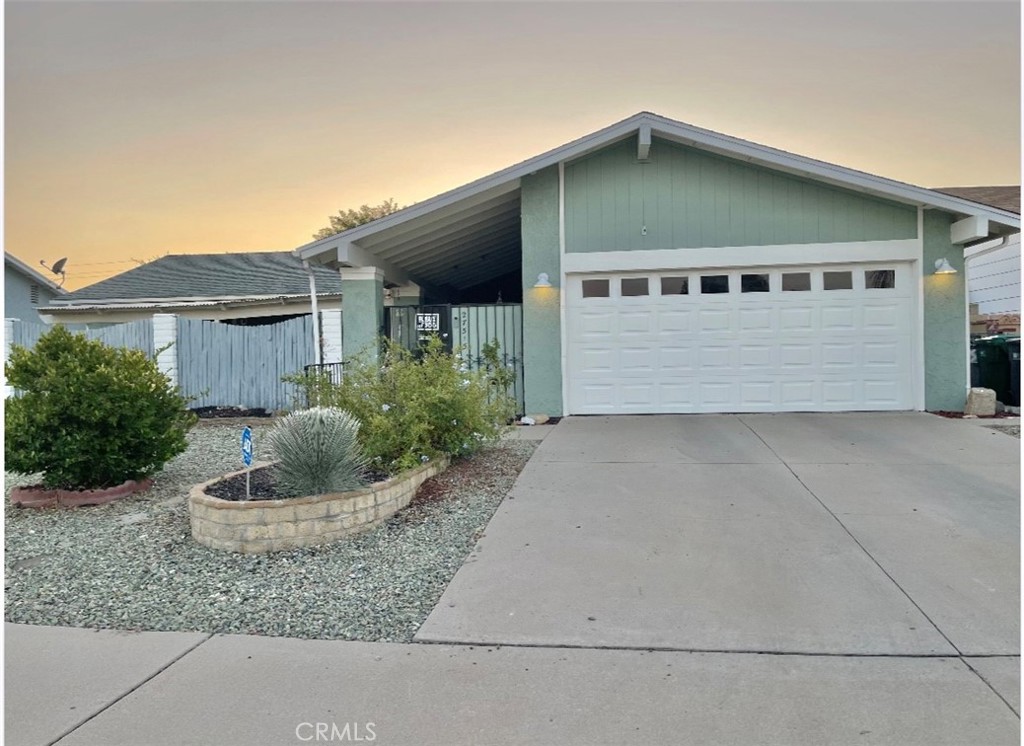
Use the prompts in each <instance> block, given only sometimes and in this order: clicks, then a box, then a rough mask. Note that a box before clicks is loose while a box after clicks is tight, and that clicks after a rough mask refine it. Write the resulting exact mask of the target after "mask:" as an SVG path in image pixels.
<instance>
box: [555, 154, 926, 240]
mask: <svg viewBox="0 0 1024 746" xmlns="http://www.w3.org/2000/svg"><path fill="white" fill-rule="evenodd" d="M644 226H646V228H647V234H646V235H643V233H642V229H643V228H644ZM565 229H566V251H570V252H584V251H628V250H634V249H680V248H700V247H714V246H766V245H773V244H800V243H833V242H842V241H879V240H886V239H900V238H915V237H916V235H917V211H916V209H915V208H913V207H909V206H906V205H900V204H896V203H891V202H886V201H884V200H880V199H875V198H873V197H868V196H864V195H861V194H857V193H854V192H848V191H844V190H841V189H837V188H833V187H829V186H826V185H823V184H819V183H816V182H812V181H807V180H804V179H799V178H797V177H793V176H789V175H787V174H782V173H779V172H776V171H771V170H768V169H765V168H761V167H758V166H752V165H750V164H744V163H740V162H738V161H734V160H731V159H727V158H723V157H720V156H716V155H712V154H710V153H706V152H703V151H700V150H696V149H694V148H687V147H685V146H682V145H677V144H675V143H671V142H668V141H666V140H661V139H658V138H654V140H653V142H652V144H651V153H650V160H649V161H648V162H645V163H641V162H638V161H637V159H636V138H628V139H626V140H623V141H622V142H619V143H616V144H614V145H610V146H609V147H607V148H605V149H603V150H601V151H599V152H597V153H594V154H593V155H590V156H588V157H586V158H584V159H581V160H579V161H576V162H574V163H571V164H569V165H567V166H566V168H565Z"/></svg>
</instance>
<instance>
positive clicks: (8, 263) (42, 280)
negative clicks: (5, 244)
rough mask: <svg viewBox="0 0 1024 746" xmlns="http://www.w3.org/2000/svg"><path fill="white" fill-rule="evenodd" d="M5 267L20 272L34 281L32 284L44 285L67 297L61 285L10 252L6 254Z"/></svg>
mask: <svg viewBox="0 0 1024 746" xmlns="http://www.w3.org/2000/svg"><path fill="white" fill-rule="evenodd" d="M4 266H5V267H13V268H14V269H16V270H17V271H18V272H21V274H23V275H25V276H26V277H28V278H29V279H30V280H32V282H35V283H38V284H40V285H43V286H44V287H46V288H48V289H50V290H52V291H53V292H55V293H57V294H58V295H67V292H68V291H67V290H65V289H64V288H62V287H61V286H60V285H58V284H57V283H56V282H54V281H53V280H51V279H50V278H49V277H47V276H46V275H44V274H43V273H42V272H40V271H39V270H37V269H35V268H34V267H32V266H30V265H29V264H26V263H25V262H23V261H22V260H21V259H19V258H18V257H16V256H15V255H14V254H11V253H10V252H8V251H5V252H4Z"/></svg>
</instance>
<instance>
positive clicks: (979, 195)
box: [934, 186, 1020, 215]
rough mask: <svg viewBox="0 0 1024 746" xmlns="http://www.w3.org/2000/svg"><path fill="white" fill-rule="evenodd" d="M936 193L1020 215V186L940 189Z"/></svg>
mask: <svg viewBox="0 0 1024 746" xmlns="http://www.w3.org/2000/svg"><path fill="white" fill-rule="evenodd" d="M934 191H936V192H942V193H943V194H948V195H950V196H952V197H960V199H969V200H970V201H971V202H980V203H981V204H983V205H988V206H989V207H998V208H999V209H1000V210H1009V211H1010V212H1015V213H1017V214H1018V215H1020V187H1019V186H977V187H939V188H938V189H935V190H934Z"/></svg>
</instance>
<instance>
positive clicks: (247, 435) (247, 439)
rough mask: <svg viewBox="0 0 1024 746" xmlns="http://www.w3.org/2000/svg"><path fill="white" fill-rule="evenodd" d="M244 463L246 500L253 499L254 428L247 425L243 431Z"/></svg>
mask: <svg viewBox="0 0 1024 746" xmlns="http://www.w3.org/2000/svg"><path fill="white" fill-rule="evenodd" d="M242 463H243V464H245V499H246V500H248V499H249V498H250V497H252V492H251V490H250V479H249V467H250V466H252V428H250V427H249V426H248V425H246V426H245V427H244V428H243V429H242Z"/></svg>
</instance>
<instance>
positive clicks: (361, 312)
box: [341, 277, 384, 360]
mask: <svg viewBox="0 0 1024 746" xmlns="http://www.w3.org/2000/svg"><path fill="white" fill-rule="evenodd" d="M341 296H342V299H343V304H344V312H343V313H342V318H341V323H342V347H343V349H344V350H345V359H346V360H348V359H351V358H353V357H357V356H359V355H364V354H365V355H370V356H372V357H375V356H376V354H377V351H378V342H379V337H380V335H381V334H382V333H383V331H384V281H383V279H382V278H381V277H378V278H377V279H358V280H349V279H346V278H345V277H342V279H341Z"/></svg>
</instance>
